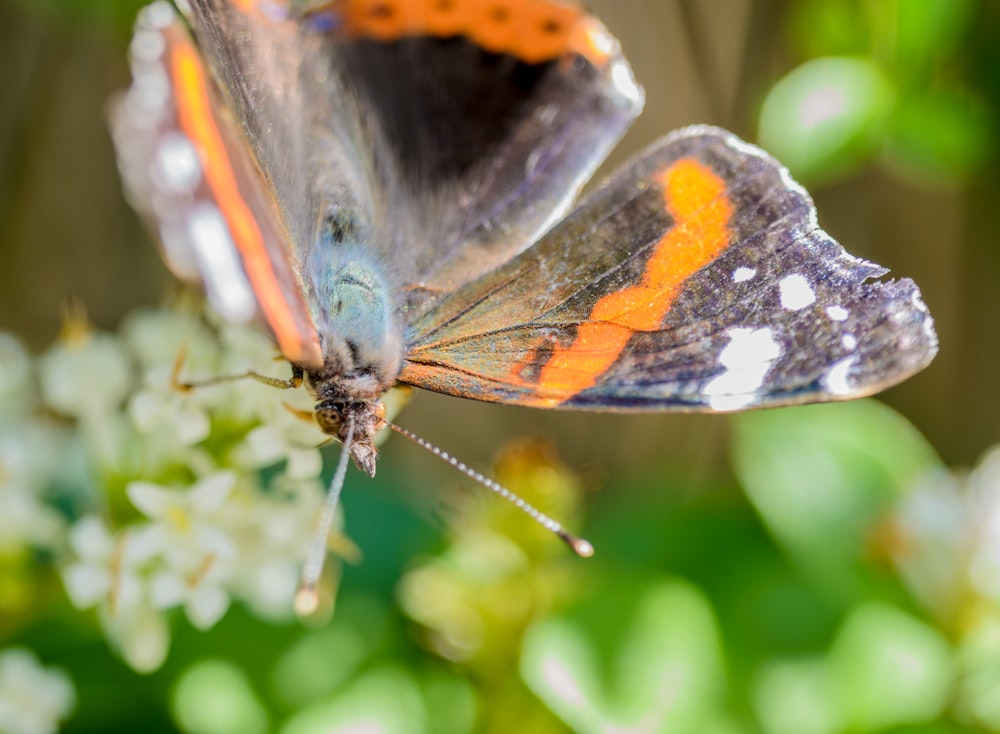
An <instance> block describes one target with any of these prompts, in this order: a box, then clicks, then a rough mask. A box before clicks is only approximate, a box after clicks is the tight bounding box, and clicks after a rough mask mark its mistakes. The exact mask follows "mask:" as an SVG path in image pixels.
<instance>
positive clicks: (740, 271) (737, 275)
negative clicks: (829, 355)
mask: <svg viewBox="0 0 1000 734" xmlns="http://www.w3.org/2000/svg"><path fill="white" fill-rule="evenodd" d="M755 275H757V269H756V268H748V267H746V266H745V265H741V266H740V267H738V268H736V270H734V271H733V282H734V283H744V282H746V281H748V280H750V279H751V278H753V277H754V276H755Z"/></svg>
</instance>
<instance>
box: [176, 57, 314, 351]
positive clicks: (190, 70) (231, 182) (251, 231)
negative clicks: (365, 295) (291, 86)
mask: <svg viewBox="0 0 1000 734" xmlns="http://www.w3.org/2000/svg"><path fill="white" fill-rule="evenodd" d="M171 73H172V75H173V77H174V80H175V92H176V94H177V114H178V118H179V121H180V126H181V128H182V129H183V130H184V132H185V133H187V134H188V135H189V136H190V137H191V139H192V140H193V141H194V142H195V144H196V146H197V147H198V151H199V157H200V160H201V165H202V169H203V170H204V172H205V181H206V182H207V184H208V186H209V188H210V189H211V190H212V194H213V195H214V197H215V200H216V203H217V204H218V206H219V209H220V210H221V211H222V215H223V216H224V217H225V219H226V223H227V224H228V225H229V230H230V233H231V234H232V237H233V241H234V243H235V244H236V247H237V248H238V249H239V251H240V255H241V256H242V259H243V266H244V268H245V269H246V271H247V277H248V278H249V279H250V282H251V283H252V284H253V288H254V293H256V295H257V299H258V301H259V303H260V306H261V309H262V310H263V312H264V316H265V317H266V318H267V322H268V323H269V324H270V326H271V328H272V329H273V330H274V334H275V337H276V338H277V340H278V347H279V348H280V349H281V352H282V354H284V355H285V357H287V358H288V359H289V360H290V361H292V362H295V363H298V364H307V365H309V364H311V363H314V362H315V361H316V358H317V357H319V359H320V365H321V364H322V357H321V356H320V355H319V354H318V345H314V344H313V343H312V342H311V341H310V340H308V339H305V340H304V339H303V338H302V335H301V333H300V331H299V329H298V327H297V325H296V323H295V317H294V315H293V314H292V312H291V310H290V309H289V306H288V303H287V301H286V300H285V297H284V294H283V293H282V290H281V287H280V285H279V283H278V279H277V277H276V275H275V273H274V269H273V267H272V266H271V261H270V258H269V256H268V253H267V249H266V246H265V244H264V238H263V235H262V234H261V230H260V227H259V226H258V224H257V221H256V219H255V218H254V215H253V212H251V211H250V207H249V206H247V203H246V201H245V200H244V198H243V196H242V194H241V193H240V190H239V184H238V183H237V182H236V176H235V174H234V173H233V168H232V164H231V162H230V160H229V154H228V152H227V150H226V145H225V142H224V141H223V139H222V134H221V132H220V131H219V128H218V126H217V125H216V122H215V119H214V117H213V115H212V109H211V100H210V97H209V92H208V81H207V79H206V78H205V72H204V67H203V66H202V64H201V60H200V59H199V57H198V55H197V52H196V51H195V50H194V48H193V47H192V46H191V45H190V44H182V45H178V46H176V47H175V48H174V51H173V56H172V58H171Z"/></svg>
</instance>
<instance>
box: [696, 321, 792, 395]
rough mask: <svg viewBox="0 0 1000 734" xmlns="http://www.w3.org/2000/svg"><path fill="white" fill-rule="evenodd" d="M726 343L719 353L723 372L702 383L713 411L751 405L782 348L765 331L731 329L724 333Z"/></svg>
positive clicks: (771, 333) (772, 334)
mask: <svg viewBox="0 0 1000 734" xmlns="http://www.w3.org/2000/svg"><path fill="white" fill-rule="evenodd" d="M726 336H727V337H729V344H727V345H726V346H725V347H723V349H722V351H721V352H720V353H719V364H721V365H722V366H723V367H725V368H726V369H725V372H723V373H722V374H720V375H718V376H716V377H713V378H712V379H711V380H709V381H708V382H707V383H705V387H704V392H705V395H707V396H708V398H709V400H708V404H709V407H711V408H712V409H713V410H720V411H722V410H739V409H740V408H744V407H746V406H747V405H750V403H752V402H753V400H754V397H755V396H756V394H757V391H758V390H760V388H761V386H762V385H763V384H764V379H765V378H766V377H767V373H768V372H769V371H770V369H771V366H772V365H773V364H774V362H775V361H776V360H777V359H778V358H779V357H780V356H781V353H782V347H781V345H780V344H779V343H778V342H777V341H775V339H774V332H773V331H772V330H771V329H768V328H766V327H765V328H760V329H751V328H746V327H734V328H732V329H730V330H729V331H728V332H726Z"/></svg>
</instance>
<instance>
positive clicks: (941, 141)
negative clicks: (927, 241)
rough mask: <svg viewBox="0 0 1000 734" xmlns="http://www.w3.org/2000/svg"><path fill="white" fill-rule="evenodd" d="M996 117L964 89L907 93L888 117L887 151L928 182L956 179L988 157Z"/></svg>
mask: <svg viewBox="0 0 1000 734" xmlns="http://www.w3.org/2000/svg"><path fill="white" fill-rule="evenodd" d="M995 131H996V122H995V121H994V120H993V119H992V117H991V116H990V114H989V112H988V111H987V110H986V108H985V107H984V106H983V105H981V104H979V103H978V102H977V101H975V100H974V99H972V98H971V97H970V96H968V95H963V94H961V93H960V92H954V91H949V92H943V93H938V92H922V93H919V94H913V95H908V96H907V97H905V98H904V99H902V100H901V101H900V103H899V105H898V106H897V107H896V109H895V110H894V111H893V113H892V116H891V118H890V121H889V128H888V139H887V153H888V158H889V161H890V163H892V164H893V165H894V166H895V167H896V168H897V169H900V170H901V171H902V172H904V173H906V174H909V175H910V177H911V178H913V177H916V178H918V179H920V180H921V181H924V182H933V183H936V184H941V183H946V184H949V183H956V182H959V181H961V180H962V179H964V178H966V177H968V176H969V175H970V174H972V173H974V172H975V171H976V170H978V169H981V168H983V167H984V166H985V165H986V163H988V162H989V160H990V156H991V154H992V152H993V150H994V148H995V146H996V132H995Z"/></svg>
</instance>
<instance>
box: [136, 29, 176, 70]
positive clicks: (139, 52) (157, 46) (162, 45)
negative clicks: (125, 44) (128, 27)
mask: <svg viewBox="0 0 1000 734" xmlns="http://www.w3.org/2000/svg"><path fill="white" fill-rule="evenodd" d="M166 50H167V41H166V39H165V38H164V37H163V34H162V33H161V32H160V31H158V30H152V29H149V28H140V29H139V30H137V31H136V32H135V35H134V36H133V37H132V43H131V44H130V45H129V53H130V54H132V58H133V59H134V60H136V61H139V62H142V63H152V62H154V61H158V60H159V59H160V58H161V57H162V56H163V52H164V51H166Z"/></svg>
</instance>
